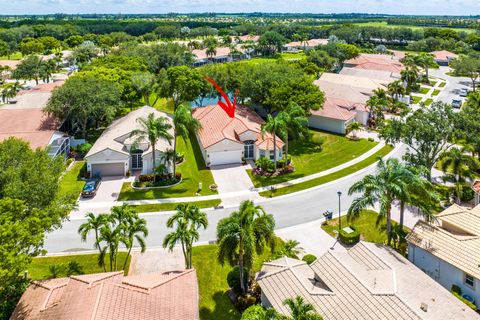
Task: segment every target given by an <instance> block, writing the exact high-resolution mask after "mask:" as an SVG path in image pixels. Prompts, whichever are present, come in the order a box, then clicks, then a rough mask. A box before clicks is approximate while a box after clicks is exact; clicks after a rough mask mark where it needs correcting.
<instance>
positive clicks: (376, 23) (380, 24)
mask: <svg viewBox="0 0 480 320" xmlns="http://www.w3.org/2000/svg"><path fill="white" fill-rule="evenodd" d="M352 24H354V25H358V26H363V27H387V28H410V29H412V30H423V29H425V28H428V27H424V26H415V25H395V24H388V23H387V22H386V21H370V22H355V23H352ZM432 28H440V27H432ZM441 29H449V30H454V31H457V32H462V31H463V32H466V33H475V32H476V30H475V29H471V28H453V27H441Z"/></svg>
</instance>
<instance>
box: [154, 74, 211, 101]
mask: <svg viewBox="0 0 480 320" xmlns="http://www.w3.org/2000/svg"><path fill="white" fill-rule="evenodd" d="M159 81H160V83H159V86H160V96H161V97H164V98H170V99H172V101H173V109H174V111H175V110H177V108H178V106H179V105H181V104H182V103H184V102H190V101H193V100H195V99H196V98H197V97H198V95H199V94H200V90H201V88H202V86H203V80H202V78H201V77H200V74H199V73H198V72H197V71H196V70H192V69H190V68H188V67H186V66H179V67H171V68H168V69H167V70H162V71H161V72H160V75H159Z"/></svg>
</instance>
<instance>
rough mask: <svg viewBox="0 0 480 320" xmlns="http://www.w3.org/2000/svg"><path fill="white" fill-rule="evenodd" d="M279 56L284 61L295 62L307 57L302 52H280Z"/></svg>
mask: <svg viewBox="0 0 480 320" xmlns="http://www.w3.org/2000/svg"><path fill="white" fill-rule="evenodd" d="M280 56H281V57H282V58H283V59H285V60H297V59H303V58H306V57H307V56H306V55H305V53H304V52H303V51H302V52H298V53H292V52H282V53H281V54H280Z"/></svg>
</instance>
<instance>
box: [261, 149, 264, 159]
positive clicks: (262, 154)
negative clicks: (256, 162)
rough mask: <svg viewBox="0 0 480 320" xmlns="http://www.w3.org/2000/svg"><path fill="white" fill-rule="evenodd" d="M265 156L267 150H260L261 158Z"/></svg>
mask: <svg viewBox="0 0 480 320" xmlns="http://www.w3.org/2000/svg"><path fill="white" fill-rule="evenodd" d="M261 157H265V150H260V158H261Z"/></svg>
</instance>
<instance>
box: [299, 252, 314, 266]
mask: <svg viewBox="0 0 480 320" xmlns="http://www.w3.org/2000/svg"><path fill="white" fill-rule="evenodd" d="M315 260H317V257H316V256H314V255H313V254H306V255H304V256H303V258H302V261H305V262H306V263H307V264H312V263H313V262H314V261H315Z"/></svg>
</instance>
